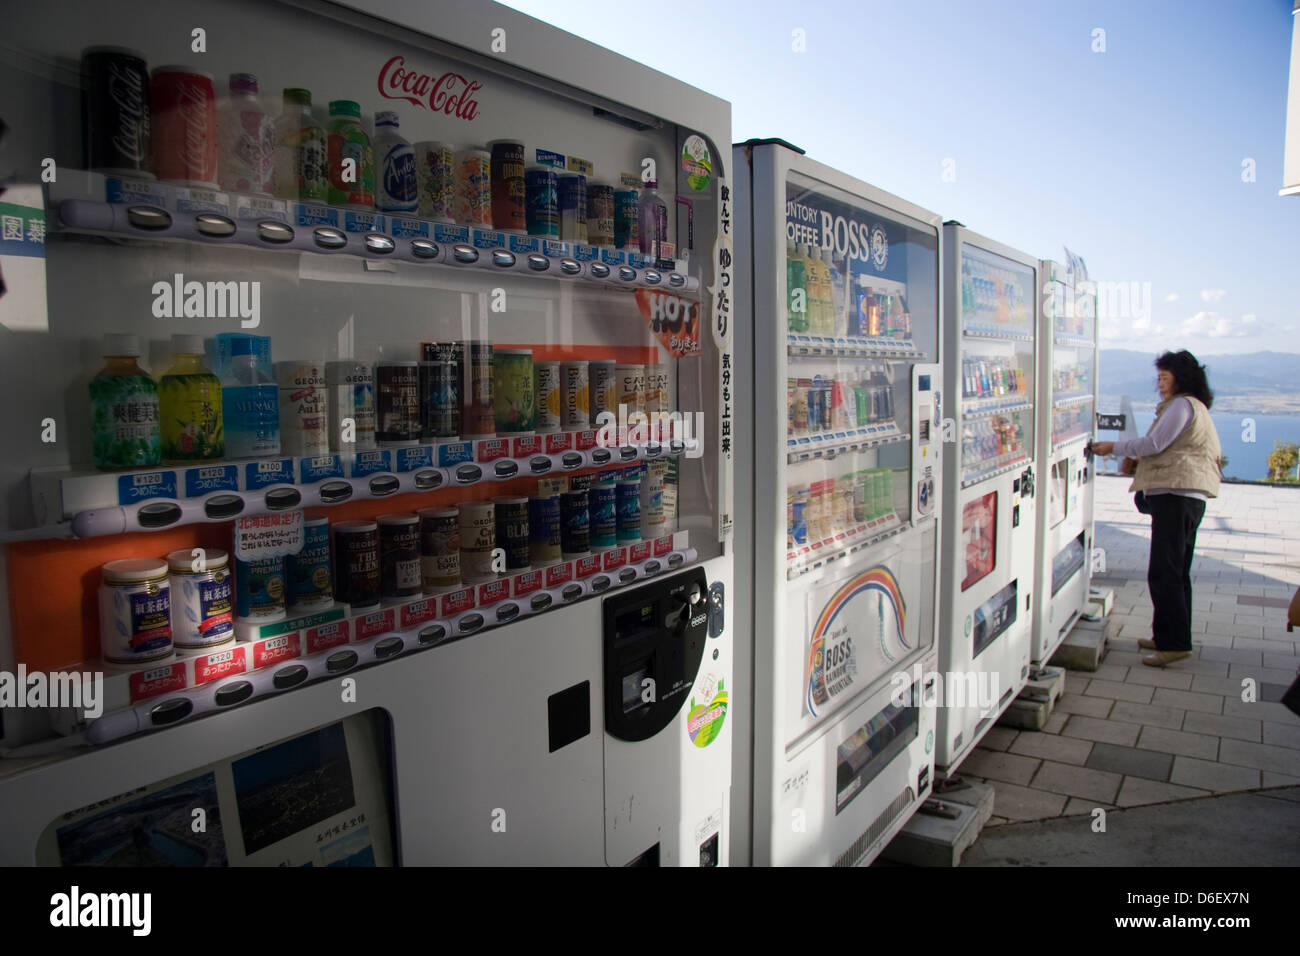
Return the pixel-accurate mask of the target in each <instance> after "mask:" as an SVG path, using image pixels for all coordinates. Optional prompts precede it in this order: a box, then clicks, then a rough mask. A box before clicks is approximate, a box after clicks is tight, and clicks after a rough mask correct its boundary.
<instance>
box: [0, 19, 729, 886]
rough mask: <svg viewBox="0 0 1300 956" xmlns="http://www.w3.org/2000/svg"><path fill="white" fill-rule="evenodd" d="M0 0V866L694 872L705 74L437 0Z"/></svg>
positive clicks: (719, 541)
mask: <svg viewBox="0 0 1300 956" xmlns="http://www.w3.org/2000/svg"><path fill="white" fill-rule="evenodd" d="M4 19H5V29H6V40H7V42H6V43H5V44H4V45H3V49H2V50H0V88H2V89H4V90H5V104H6V105H5V111H6V112H5V116H4V120H5V124H6V126H7V129H6V131H5V133H4V136H5V141H4V147H5V148H4V151H3V153H0V163H3V164H4V168H3V169H0V181H4V179H5V177H6V176H13V177H15V178H16V179H17V181H18V182H20V183H30V184H33V185H32V187H30V188H22V189H13V188H11V189H9V190H7V191H6V192H5V193H4V194H3V195H0V203H3V204H4V205H3V206H2V207H0V208H3V209H4V212H5V230H6V233H5V239H6V245H5V247H4V249H3V252H4V254H5V256H6V258H5V259H4V264H5V270H4V272H5V282H6V285H5V292H4V294H3V295H0V323H3V324H2V327H0V395H2V396H3V399H4V405H5V407H6V408H8V409H10V410H11V414H9V415H7V416H6V417H5V421H4V424H3V425H0V430H2V431H3V436H4V441H5V448H6V455H5V456H4V460H3V462H0V485H2V486H3V491H4V495H3V500H4V504H3V506H0V565H2V566H3V570H4V572H5V573H4V575H3V576H0V581H3V582H4V584H3V585H0V588H4V590H3V592H2V593H0V670H4V671H10V672H17V673H22V674H27V675H41V676H42V678H43V680H44V686H48V687H49V688H50V689H51V690H50V693H49V694H48V695H47V696H46V697H45V698H44V699H43V700H42V701H40V702H36V701H34V699H32V698H30V697H29V699H28V700H27V701H26V703H27V705H28V706H26V707H22V706H21V705H19V706H13V707H11V706H8V705H9V703H10V701H8V700H6V702H5V706H3V707H0V806H3V807H4V815H5V825H4V826H3V828H0V863H2V864H33V863H37V864H54V865H58V864H68V865H73V864H75V865H80V864H87V863H128V864H129V863H146V864H169V863H170V864H226V863H229V864H252V865H294V866H298V865H313V866H323V865H354V864H365V863H371V864H375V863H378V864H384V863H400V864H433V865H438V864H461V865H465V864H473V865H495V864H586V865H612V866H622V865H625V864H629V863H636V864H650V865H655V864H662V865H688V866H695V865H708V866H713V865H720V864H725V863H726V862H727V860H728V857H729V853H730V845H729V844H730V822H731V821H730V802H729V799H730V798H729V793H730V774H731V746H732V731H733V729H734V724H735V720H734V718H732V717H729V711H730V709H731V707H732V706H733V704H734V702H735V698H734V697H732V696H731V695H732V692H733V684H734V671H733V664H732V647H733V638H732V635H733V634H734V633H735V629H734V619H732V618H731V612H732V611H733V609H734V598H735V593H734V587H733V579H732V557H731V553H730V550H731V545H730V533H731V526H732V508H731V503H730V502H731V493H732V492H731V474H732V470H731V469H732V466H731V456H732V451H731V446H730V441H731V438H730V433H731V428H732V423H731V420H730V416H731V415H734V400H733V398H732V395H731V390H732V389H733V388H734V383H733V382H732V371H733V367H734V363H733V359H732V353H731V326H732V322H731V314H732V308H733V307H732V304H731V302H730V301H729V296H730V288H731V286H732V276H731V273H730V263H731V252H730V249H731V229H732V224H731V221H730V217H731V215H732V210H731V205H732V204H731V202H730V199H729V190H730V187H729V183H728V172H729V170H728V165H729V163H730V159H731V156H730V152H729V145H728V144H729V141H730V138H729V131H730V107H729V106H728V104H727V103H725V102H723V101H721V100H718V99H716V98H715V97H712V96H709V95H707V94H705V93H702V92H700V91H699V90H696V89H693V88H691V87H688V86H686V85H684V84H682V83H678V82H676V81H674V80H672V79H670V78H668V77H666V76H664V75H662V74H660V73H656V72H654V71H652V70H649V69H647V68H645V67H642V66H639V65H638V64H636V63H633V62H631V61H629V60H626V59H624V58H622V57H620V56H617V55H615V54H613V53H610V52H608V51H606V50H603V49H601V48H599V47H596V46H594V45H592V44H589V43H586V42H583V41H580V40H577V39H575V38H574V37H572V36H570V35H569V34H566V33H563V32H561V31H559V30H556V29H554V28H552V27H550V26H548V25H546V24H544V23H541V22H539V21H537V20H533V19H531V18H529V17H526V16H523V15H521V14H519V13H517V12H514V11H512V10H509V9H506V8H505V7H501V6H498V5H496V4H491V3H483V2H467V0H449V2H443V3H438V4H422V3H416V2H408V0H353V2H347V3H341V2H340V3H335V2H320V0H287V2H262V0H259V2H255V0H210V2H200V0H178V2H175V3H169V4H161V5H160V4H157V3H152V2H145V0H123V2H119V3H114V4H103V3H97V2H91V0H81V2H68V3H64V4H60V5H59V6H58V9H57V12H55V11H53V10H52V8H51V7H49V6H48V5H41V4H25V5H20V6H17V7H14V8H13V9H10V10H7V11H6V13H5V15H4ZM20 51H21V52H20ZM11 207H13V208H11ZM11 218H16V219H17V220H19V221H20V226H21V228H19V227H17V226H16V227H15V230H14V231H15V235H17V236H18V239H16V240H14V241H13V242H12V243H11V242H10V241H9V240H10V227H9V223H10V219H11ZM11 246H12V248H11ZM20 246H21V248H19V247H20ZM11 253H12V254H13V256H14V257H15V258H21V259H22V260H23V263H24V264H25V265H24V268H12V269H11V268H9V258H8V256H9V255H10V254H11ZM38 266H39V270H38ZM15 306H18V307H15ZM55 678H57V680H55ZM83 679H84V680H83ZM95 687H98V688H100V692H99V693H95V692H94V691H93V688H95ZM56 689H57V691H58V692H57V693H55V690H56ZM72 689H78V690H82V689H84V690H86V694H82V695H81V696H79V697H77V698H76V699H73V697H72V695H71V694H70V693H67V692H69V691H71V690H72ZM92 698H93V699H92ZM200 808H201V809H205V810H206V811H207V818H208V819H209V820H216V819H218V818H219V820H220V825H219V826H212V827H209V828H208V829H207V831H206V833H205V835H203V836H201V837H196V836H194V835H193V834H191V833H189V832H188V821H189V820H190V815H191V812H192V811H193V810H195V809H200Z"/></svg>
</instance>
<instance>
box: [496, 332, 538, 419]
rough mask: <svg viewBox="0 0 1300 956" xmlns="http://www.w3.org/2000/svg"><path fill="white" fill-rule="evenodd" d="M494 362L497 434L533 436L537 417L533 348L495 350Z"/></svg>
mask: <svg viewBox="0 0 1300 956" xmlns="http://www.w3.org/2000/svg"><path fill="white" fill-rule="evenodd" d="M492 363H493V367H492V406H493V409H494V410H495V412H494V414H495V419H496V430H497V434H500V435H521V434H532V431H533V424H534V418H535V414H536V413H535V405H534V402H535V395H534V391H533V389H534V384H533V351H532V349H515V348H497V349H494V350H493V353H492Z"/></svg>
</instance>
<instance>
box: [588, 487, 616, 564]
mask: <svg viewBox="0 0 1300 956" xmlns="http://www.w3.org/2000/svg"><path fill="white" fill-rule="evenodd" d="M588 501H589V502H590V507H591V546H592V547H593V548H612V547H614V546H615V545H617V544H618V486H617V485H615V484H614V483H613V482H604V483H602V484H599V485H596V487H594V488H592V489H591V491H590V492H589V493H588Z"/></svg>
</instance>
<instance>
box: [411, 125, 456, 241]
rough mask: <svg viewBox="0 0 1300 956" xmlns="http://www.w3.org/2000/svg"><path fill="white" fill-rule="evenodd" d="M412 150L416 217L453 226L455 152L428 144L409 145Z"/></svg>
mask: <svg viewBox="0 0 1300 956" xmlns="http://www.w3.org/2000/svg"><path fill="white" fill-rule="evenodd" d="M412 148H413V149H414V150H415V186H416V196H417V202H418V207H417V213H418V215H419V217H420V218H421V219H432V220H434V221H435V222H453V221H454V220H455V214H454V211H453V208H452V205H453V204H452V199H453V197H454V196H455V194H456V151H455V150H453V149H452V148H451V147H450V146H448V145H447V144H446V143H435V142H431V141H429V140H425V141H423V142H419V143H414V144H412Z"/></svg>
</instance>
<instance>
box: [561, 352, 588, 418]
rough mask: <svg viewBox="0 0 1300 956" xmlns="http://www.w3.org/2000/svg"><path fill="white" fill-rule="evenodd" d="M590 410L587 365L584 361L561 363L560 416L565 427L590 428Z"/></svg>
mask: <svg viewBox="0 0 1300 956" xmlns="http://www.w3.org/2000/svg"><path fill="white" fill-rule="evenodd" d="M590 410H591V398H590V395H589V392H588V377H587V363H586V362H583V361H574V362H563V363H561V365H560V415H561V420H562V421H563V422H564V427H565V428H586V427H588V426H589V425H590V424H591V418H590V414H589V413H590Z"/></svg>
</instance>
